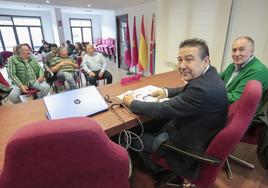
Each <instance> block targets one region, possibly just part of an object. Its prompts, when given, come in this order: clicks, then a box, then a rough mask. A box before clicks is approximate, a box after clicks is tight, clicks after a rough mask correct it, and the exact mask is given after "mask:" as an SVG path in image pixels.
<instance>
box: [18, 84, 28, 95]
mask: <svg viewBox="0 0 268 188" xmlns="http://www.w3.org/2000/svg"><path fill="white" fill-rule="evenodd" d="M28 89H29V88H28V87H27V86H25V85H20V90H21V91H22V93H28Z"/></svg>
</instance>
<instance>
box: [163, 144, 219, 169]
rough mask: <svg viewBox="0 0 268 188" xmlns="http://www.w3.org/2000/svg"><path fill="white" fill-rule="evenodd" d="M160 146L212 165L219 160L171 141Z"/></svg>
mask: <svg viewBox="0 0 268 188" xmlns="http://www.w3.org/2000/svg"><path fill="white" fill-rule="evenodd" d="M162 148H168V149H171V150H173V151H176V152H177V153H179V154H181V155H184V156H186V157H190V158H192V159H196V160H199V161H201V162H206V163H210V164H212V165H214V164H219V163H220V162H221V161H220V160H219V159H217V158H216V157H213V156H209V155H206V154H205V153H201V152H198V151H194V150H190V149H186V148H182V147H180V146H173V145H171V143H164V144H163V145H162Z"/></svg>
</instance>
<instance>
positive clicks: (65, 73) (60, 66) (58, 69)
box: [50, 48, 79, 89]
mask: <svg viewBox="0 0 268 188" xmlns="http://www.w3.org/2000/svg"><path fill="white" fill-rule="evenodd" d="M76 69H79V66H78V65H77V64H76V62H75V60H73V59H71V58H69V56H68V50H67V48H59V57H55V58H53V60H52V63H51V68H50V70H51V71H52V72H53V73H57V79H58V80H60V81H62V82H64V81H66V82H67V84H68V85H69V87H70V89H77V88H78V86H77V85H76V83H75V80H76V79H77V77H76Z"/></svg>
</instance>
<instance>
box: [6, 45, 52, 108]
mask: <svg viewBox="0 0 268 188" xmlns="http://www.w3.org/2000/svg"><path fill="white" fill-rule="evenodd" d="M16 53H17V55H14V56H12V57H11V58H10V59H9V63H8V68H7V69H8V75H9V77H10V79H11V81H12V86H11V87H12V88H13V89H12V91H11V93H10V94H9V96H8V99H9V100H10V101H11V102H12V103H19V102H21V100H20V97H19V96H20V95H21V94H22V93H24V94H27V93H28V89H29V88H35V89H38V90H39V91H40V92H38V94H37V97H38V98H42V97H44V96H46V95H47V94H48V93H49V91H50V86H49V85H48V84H47V83H46V81H45V79H44V71H43V69H42V67H41V66H40V65H39V64H38V62H37V60H36V59H35V58H34V57H33V56H32V54H31V51H30V49H29V47H28V45H27V44H20V45H18V46H17V47H16Z"/></svg>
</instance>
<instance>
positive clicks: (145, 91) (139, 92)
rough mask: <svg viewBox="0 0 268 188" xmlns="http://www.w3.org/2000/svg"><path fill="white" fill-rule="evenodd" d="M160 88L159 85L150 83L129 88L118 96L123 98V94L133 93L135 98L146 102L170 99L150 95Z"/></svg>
mask: <svg viewBox="0 0 268 188" xmlns="http://www.w3.org/2000/svg"><path fill="white" fill-rule="evenodd" d="M159 89H160V90H161V88H159V87H156V86H152V85H148V86H145V87H142V88H139V89H136V90H129V91H127V92H125V93H123V94H121V95H119V96H117V97H118V98H119V99H121V100H123V96H124V95H127V94H128V95H132V96H133V97H134V99H135V100H140V101H144V102H163V101H165V100H168V98H164V99H158V98H157V97H152V96H150V94H151V93H152V92H153V91H155V90H159Z"/></svg>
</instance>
